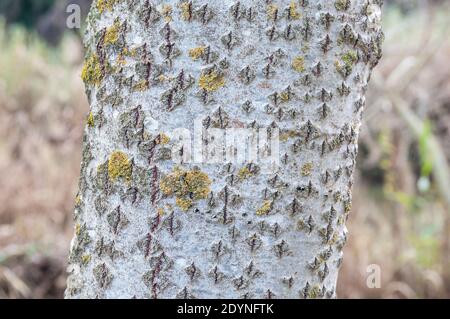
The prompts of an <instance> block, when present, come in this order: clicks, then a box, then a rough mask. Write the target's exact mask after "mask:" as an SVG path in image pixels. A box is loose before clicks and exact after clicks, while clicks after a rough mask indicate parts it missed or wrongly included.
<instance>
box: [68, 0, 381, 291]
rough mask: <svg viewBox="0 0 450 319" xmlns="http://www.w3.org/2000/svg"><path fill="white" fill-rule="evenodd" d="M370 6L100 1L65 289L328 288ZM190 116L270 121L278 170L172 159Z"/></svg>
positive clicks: (376, 46)
mask: <svg viewBox="0 0 450 319" xmlns="http://www.w3.org/2000/svg"><path fill="white" fill-rule="evenodd" d="M380 6H381V0H337V1H329V0H316V1H312V0H309V1H308V0H300V1H290V0H289V1H288V0H285V1H251V0H244V1H230V0H210V1H175V0H171V1H145V0H97V2H96V3H95V4H94V5H93V8H92V10H91V13H90V17H89V19H88V20H89V26H88V30H87V34H86V46H87V57H86V66H85V69H84V73H83V77H84V80H85V82H86V88H87V94H88V97H89V99H90V103H91V114H90V116H89V118H88V125H87V126H86V132H85V141H84V150H83V163H82V170H81V179H80V192H79V195H78V197H77V206H76V210H75V221H76V235H75V237H74V240H73V242H72V248H71V256H70V266H69V273H70V276H69V280H68V288H67V291H66V297H67V298H95V297H99V298H133V297H136V298H190V297H196V298H332V297H335V287H336V281H337V275H338V269H339V265H340V263H341V259H342V248H343V246H344V244H345V241H346V228H345V220H346V218H347V216H348V213H349V211H350V207H351V187H352V174H353V169H354V165H355V158H356V153H357V137H358V132H359V126H360V123H361V112H362V108H363V105H364V91H365V89H366V87H367V81H368V79H369V76H370V72H371V69H372V68H373V67H374V66H375V65H376V63H377V62H378V59H379V57H380V45H381V41H382V33H381V30H380V21H379V20H380V17H379V15H380ZM194 48H197V49H196V50H192V49H194ZM199 118H200V119H203V120H204V121H203V125H204V126H205V127H210V128H211V127H212V128H222V129H226V128H233V127H235V128H238V127H239V128H255V127H264V128H266V127H269V128H272V129H274V128H279V130H280V159H281V167H280V170H279V171H278V172H276V173H273V174H270V175H268V174H265V173H264V172H263V171H261V170H260V169H258V163H254V164H248V165H246V164H242V165H235V164H228V163H225V162H224V163H220V164H207V163H203V164H202V163H200V164H199V163H196V164H195V165H194V164H188V163H185V164H182V165H177V164H175V163H174V162H173V161H172V160H171V159H170V152H171V149H172V148H173V147H175V144H176V143H175V141H174V139H173V136H172V139H170V141H169V139H168V138H166V136H168V137H169V138H170V137H171V134H172V132H173V131H174V130H175V129H179V128H187V129H188V130H190V131H191V132H192V131H193V127H194V121H195V120H198V119H199ZM194 166H196V167H194ZM176 167H178V168H179V169H180V170H179V171H177V170H176ZM204 174H206V175H207V176H208V177H206V175H204ZM189 178H191V180H190V184H189V185H187V184H186V183H187V182H186V180H188V179H189ZM208 179H209V180H210V182H211V184H210V185H209V184H208ZM186 188H188V189H187V190H186ZM177 198H178V202H177ZM189 206H191V207H190V208H189V209H188V210H187V211H184V210H183V209H182V208H185V209H186V208H188V207H189Z"/></svg>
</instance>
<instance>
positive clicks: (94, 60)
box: [81, 54, 103, 86]
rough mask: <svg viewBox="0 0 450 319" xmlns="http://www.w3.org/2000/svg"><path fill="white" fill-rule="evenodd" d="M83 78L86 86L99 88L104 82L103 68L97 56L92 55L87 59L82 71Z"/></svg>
mask: <svg viewBox="0 0 450 319" xmlns="http://www.w3.org/2000/svg"><path fill="white" fill-rule="evenodd" d="M81 78H82V80H83V81H84V83H86V84H92V85H95V86H99V85H100V83H101V82H102V80H103V71H102V66H101V65H100V60H99V58H98V56H97V55H96V54H93V55H91V56H90V57H89V58H87V59H86V61H85V63H84V66H83V70H82V71H81Z"/></svg>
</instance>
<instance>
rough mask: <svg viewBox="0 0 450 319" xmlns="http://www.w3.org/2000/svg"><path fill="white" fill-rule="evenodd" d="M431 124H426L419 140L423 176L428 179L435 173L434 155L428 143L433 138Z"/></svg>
mask: <svg viewBox="0 0 450 319" xmlns="http://www.w3.org/2000/svg"><path fill="white" fill-rule="evenodd" d="M431 134H432V132H431V123H430V122H429V121H427V122H425V125H424V128H423V131H422V134H421V135H420V139H419V155H420V162H421V168H420V170H421V176H422V177H428V176H430V174H431V172H432V171H433V154H431V153H430V152H429V147H428V143H429V140H430V137H431Z"/></svg>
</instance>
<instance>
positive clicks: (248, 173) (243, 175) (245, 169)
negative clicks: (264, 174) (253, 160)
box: [238, 166, 254, 179]
mask: <svg viewBox="0 0 450 319" xmlns="http://www.w3.org/2000/svg"><path fill="white" fill-rule="evenodd" d="M253 175H254V174H253V173H252V172H251V171H250V170H249V169H248V167H247V166H245V167H243V168H241V169H240V170H239V172H238V177H239V178H240V179H247V178H250V177H252V176H253Z"/></svg>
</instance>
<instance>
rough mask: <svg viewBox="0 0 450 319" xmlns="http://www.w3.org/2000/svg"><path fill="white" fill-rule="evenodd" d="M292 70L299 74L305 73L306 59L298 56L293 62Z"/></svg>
mask: <svg viewBox="0 0 450 319" xmlns="http://www.w3.org/2000/svg"><path fill="white" fill-rule="evenodd" d="M292 68H293V69H294V70H295V71H297V72H300V73H301V72H304V71H305V58H304V57H302V56H297V57H295V58H294V60H293V61H292Z"/></svg>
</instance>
